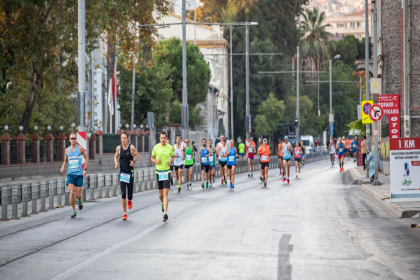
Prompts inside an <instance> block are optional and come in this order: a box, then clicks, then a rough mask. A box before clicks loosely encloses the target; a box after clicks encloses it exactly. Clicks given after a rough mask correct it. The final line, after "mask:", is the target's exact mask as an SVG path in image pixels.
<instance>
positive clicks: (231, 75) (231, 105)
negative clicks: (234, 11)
mask: <svg viewBox="0 0 420 280" xmlns="http://www.w3.org/2000/svg"><path fill="white" fill-rule="evenodd" d="M229 31H230V37H229V38H230V43H229V45H230V139H233V141H235V139H234V132H233V63H232V54H233V51H232V25H230V26H229ZM247 139H248V138H247Z"/></svg>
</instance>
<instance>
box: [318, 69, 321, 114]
mask: <svg viewBox="0 0 420 280" xmlns="http://www.w3.org/2000/svg"><path fill="white" fill-rule="evenodd" d="M318 68H319V66H318ZM318 71H319V69H318ZM320 115H321V112H320V111H319V73H318V118H319V116H320Z"/></svg>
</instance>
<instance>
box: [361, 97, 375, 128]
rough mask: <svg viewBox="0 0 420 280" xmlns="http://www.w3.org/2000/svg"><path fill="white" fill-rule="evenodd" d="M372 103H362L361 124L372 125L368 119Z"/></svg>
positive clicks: (368, 101)
mask: <svg viewBox="0 0 420 280" xmlns="http://www.w3.org/2000/svg"><path fill="white" fill-rule="evenodd" d="M372 105H373V101H372V100H365V101H362V123H364V124H366V123H373V121H372V120H371V119H370V117H369V111H370V107H372Z"/></svg>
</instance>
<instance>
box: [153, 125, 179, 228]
mask: <svg viewBox="0 0 420 280" xmlns="http://www.w3.org/2000/svg"><path fill="white" fill-rule="evenodd" d="M167 137H168V136H167V135H166V132H165V131H162V132H161V133H160V143H159V144H156V145H155V146H154V147H153V150H152V157H151V159H150V160H151V161H152V162H153V163H154V164H156V180H157V181H158V189H159V199H160V201H161V202H162V212H163V221H164V222H166V220H168V203H169V199H168V193H169V188H170V184H169V173H170V172H171V171H170V169H169V167H170V166H171V164H172V162H173V161H174V149H173V147H172V146H171V145H170V144H168V143H166V141H167V140H168V139H167Z"/></svg>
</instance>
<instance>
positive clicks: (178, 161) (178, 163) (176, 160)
mask: <svg viewBox="0 0 420 280" xmlns="http://www.w3.org/2000/svg"><path fill="white" fill-rule="evenodd" d="M175 164H176V165H180V164H182V157H177V158H175Z"/></svg>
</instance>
